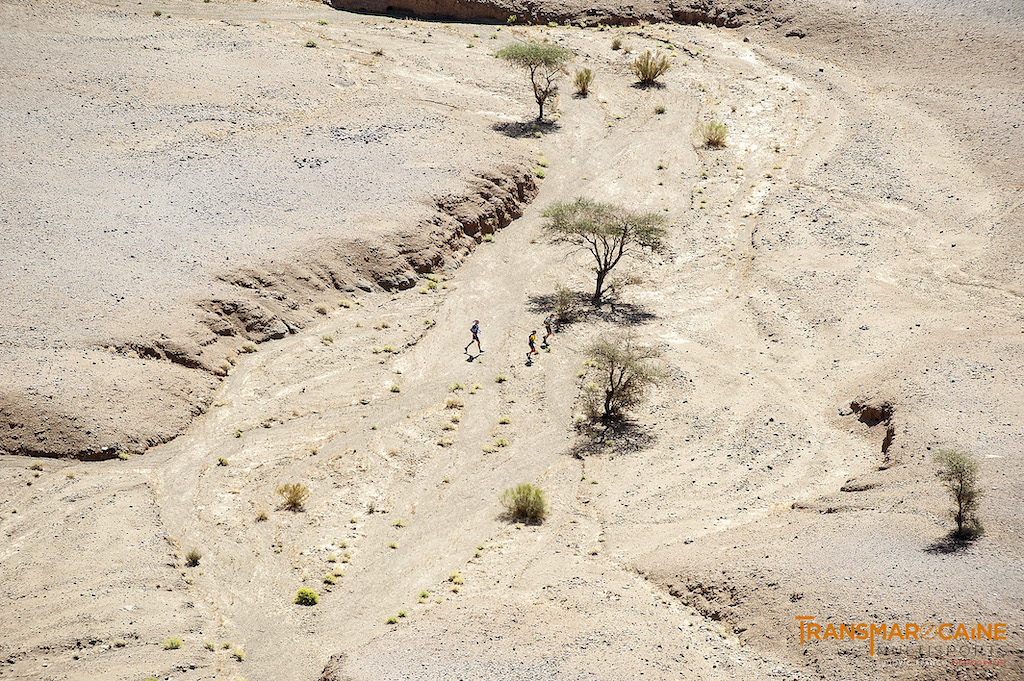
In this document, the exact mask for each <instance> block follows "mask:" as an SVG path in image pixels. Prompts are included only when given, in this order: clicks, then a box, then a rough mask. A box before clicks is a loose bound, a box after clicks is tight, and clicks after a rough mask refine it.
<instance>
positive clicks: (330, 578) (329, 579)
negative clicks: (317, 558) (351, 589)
mask: <svg viewBox="0 0 1024 681" xmlns="http://www.w3.org/2000/svg"><path fill="white" fill-rule="evenodd" d="M323 581H324V584H327V585H332V584H337V583H338V578H337V577H335V576H334V573H333V572H328V573H327V574H326V575H324V578H323Z"/></svg>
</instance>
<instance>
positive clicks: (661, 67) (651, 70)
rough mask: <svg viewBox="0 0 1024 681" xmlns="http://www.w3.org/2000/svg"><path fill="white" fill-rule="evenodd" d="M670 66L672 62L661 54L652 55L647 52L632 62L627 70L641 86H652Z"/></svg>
mask: <svg viewBox="0 0 1024 681" xmlns="http://www.w3.org/2000/svg"><path fill="white" fill-rule="evenodd" d="M671 66H672V62H671V61H669V59H668V57H666V56H665V55H663V54H658V55H653V54H651V51H650V50H647V51H646V52H644V53H643V54H642V55H640V56H639V57H637V58H636V59H634V60H633V63H632V64H630V65H629V68H630V69H631V70H632V71H633V73H634V74H635V75H636V79H637V81H639V82H640V84H641V85H644V86H647V85H654V83H655V82H656V81H657V80H658V78H660V77H661V76H663V75H665V73H666V72H667V71H668V70H669V68H670V67H671Z"/></svg>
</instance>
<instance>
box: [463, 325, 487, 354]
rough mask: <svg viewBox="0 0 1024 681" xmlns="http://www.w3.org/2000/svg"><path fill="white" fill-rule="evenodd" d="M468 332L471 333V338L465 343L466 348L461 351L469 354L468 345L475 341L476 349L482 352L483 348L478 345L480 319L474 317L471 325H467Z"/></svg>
mask: <svg viewBox="0 0 1024 681" xmlns="http://www.w3.org/2000/svg"><path fill="white" fill-rule="evenodd" d="M469 332H470V333H471V334H473V339H472V340H471V341H469V343H467V344H466V349H465V350H463V352H465V353H467V354H469V346H470V345H472V344H473V343H476V349H477V350H479V351H480V352H483V351H484V349H483V348H482V347H480V320H479V319H474V320H473V326H471V327H469Z"/></svg>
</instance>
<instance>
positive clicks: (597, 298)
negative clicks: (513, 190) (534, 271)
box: [543, 197, 665, 305]
mask: <svg viewBox="0 0 1024 681" xmlns="http://www.w3.org/2000/svg"><path fill="white" fill-rule="evenodd" d="M543 215H544V217H545V218H547V220H546V222H545V223H544V225H543V228H544V231H545V232H547V234H548V236H549V237H550V238H551V239H552V240H553V241H556V242H565V243H570V244H573V245H575V246H576V247H577V248H579V249H580V250H586V251H589V252H590V254H591V255H593V256H594V261H595V263H596V265H597V267H596V270H597V281H596V283H595V286H594V296H593V298H592V302H593V303H594V305H600V304H601V296H602V295H603V293H604V283H605V279H607V277H608V273H609V272H611V271H612V269H613V268H614V267H615V266H616V265H618V264H619V261H621V260H622V258H623V257H624V256H626V255H640V254H642V253H644V252H645V251H648V250H650V251H658V250H660V249H661V245H662V239H663V238H664V236H665V230H664V228H662V226H661V224H662V219H661V216H660V215H657V214H656V213H636V212H633V211H631V210H628V209H625V208H622V207H620V206H616V205H614V204H610V203H600V202H598V201H592V200H590V199H585V198H582V197H577V198H576V199H574V200H573V201H571V202H564V201H558V202H555V203H553V204H551V205H550V206H548V207H547V208H546V209H545V210H544V213H543Z"/></svg>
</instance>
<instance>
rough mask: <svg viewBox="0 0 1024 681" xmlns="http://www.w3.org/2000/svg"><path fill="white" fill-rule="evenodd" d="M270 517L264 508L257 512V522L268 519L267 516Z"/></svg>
mask: <svg viewBox="0 0 1024 681" xmlns="http://www.w3.org/2000/svg"><path fill="white" fill-rule="evenodd" d="M269 517H270V516H268V515H267V512H266V511H265V510H263V509H260V510H259V511H257V512H256V522H258V523H262V522H264V521H266V520H267V518H269Z"/></svg>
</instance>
